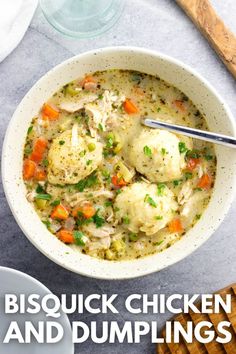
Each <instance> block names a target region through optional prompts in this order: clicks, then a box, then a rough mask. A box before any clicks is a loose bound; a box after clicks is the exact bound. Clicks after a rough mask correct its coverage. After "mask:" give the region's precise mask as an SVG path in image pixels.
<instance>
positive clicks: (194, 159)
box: [187, 157, 201, 171]
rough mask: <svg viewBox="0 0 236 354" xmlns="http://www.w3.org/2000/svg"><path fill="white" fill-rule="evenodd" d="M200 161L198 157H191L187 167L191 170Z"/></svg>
mask: <svg viewBox="0 0 236 354" xmlns="http://www.w3.org/2000/svg"><path fill="white" fill-rule="evenodd" d="M200 162H201V160H200V159H198V158H193V157H191V158H190V159H189V160H188V163H187V169H188V170H190V171H193V170H194V169H195V168H196V167H197V165H199V163H200Z"/></svg>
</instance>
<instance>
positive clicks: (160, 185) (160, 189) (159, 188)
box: [157, 183, 166, 197]
mask: <svg viewBox="0 0 236 354" xmlns="http://www.w3.org/2000/svg"><path fill="white" fill-rule="evenodd" d="M165 188H166V185H165V183H158V185H157V195H158V196H159V197H162V196H163V194H164V190H165Z"/></svg>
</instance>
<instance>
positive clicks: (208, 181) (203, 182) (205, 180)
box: [197, 173, 212, 189]
mask: <svg viewBox="0 0 236 354" xmlns="http://www.w3.org/2000/svg"><path fill="white" fill-rule="evenodd" d="M211 185H212V177H211V176H210V175H209V174H208V173H205V174H204V175H202V177H201V178H200V180H199V181H198V184H197V186H198V188H202V189H210V188H211Z"/></svg>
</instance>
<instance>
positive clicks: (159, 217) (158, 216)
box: [155, 215, 163, 220]
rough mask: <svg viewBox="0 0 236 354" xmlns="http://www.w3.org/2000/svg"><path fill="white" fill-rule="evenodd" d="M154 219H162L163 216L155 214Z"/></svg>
mask: <svg viewBox="0 0 236 354" xmlns="http://www.w3.org/2000/svg"><path fill="white" fill-rule="evenodd" d="M155 219H156V220H162V219H163V216H161V215H157V216H155Z"/></svg>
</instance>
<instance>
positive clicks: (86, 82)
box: [80, 75, 97, 90]
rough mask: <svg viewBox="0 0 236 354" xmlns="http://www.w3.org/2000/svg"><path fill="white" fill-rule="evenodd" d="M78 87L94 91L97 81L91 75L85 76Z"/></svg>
mask: <svg viewBox="0 0 236 354" xmlns="http://www.w3.org/2000/svg"><path fill="white" fill-rule="evenodd" d="M80 86H82V87H83V88H84V89H85V90H96V88H97V80H96V79H95V78H94V77H93V76H92V75H87V76H85V77H84V79H83V80H81V81H80Z"/></svg>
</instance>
